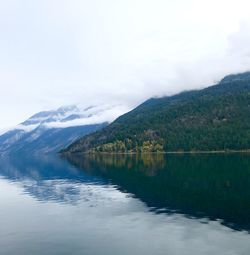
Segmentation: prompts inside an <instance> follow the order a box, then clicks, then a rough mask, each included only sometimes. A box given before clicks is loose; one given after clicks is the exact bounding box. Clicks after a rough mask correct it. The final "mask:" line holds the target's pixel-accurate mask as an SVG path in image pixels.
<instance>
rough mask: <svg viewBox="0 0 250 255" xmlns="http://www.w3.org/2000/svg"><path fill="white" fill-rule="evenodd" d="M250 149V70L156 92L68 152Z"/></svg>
mask: <svg viewBox="0 0 250 255" xmlns="http://www.w3.org/2000/svg"><path fill="white" fill-rule="evenodd" d="M249 149H250V72H247V73H242V74H237V75H229V76H227V77H225V78H224V79H222V80H221V82H219V83H218V84H217V85H214V86H210V87H208V88H205V89H202V90H194V91H187V92H183V93H180V94H177V95H174V96H170V97H163V98H152V99H149V100H147V101H146V102H144V103H143V104H141V105H139V106H138V107H137V108H135V109H134V110H132V111H130V112H128V113H126V114H124V115H122V116H121V117H119V118H118V119H117V120H116V121H114V122H113V123H112V124H110V125H109V126H107V127H106V128H104V129H103V130H100V131H98V132H96V133H94V134H90V135H88V136H86V137H83V138H82V139H80V140H78V141H76V142H75V143H73V144H72V145H71V146H69V147H68V148H67V149H66V150H65V152H71V153H74V152H86V151H87V152H89V151H91V152H157V151H213V150H216V151H218V150H249Z"/></svg>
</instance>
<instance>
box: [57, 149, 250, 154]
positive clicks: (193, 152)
mask: <svg viewBox="0 0 250 255" xmlns="http://www.w3.org/2000/svg"><path fill="white" fill-rule="evenodd" d="M59 154H62V155H67V154H68V155H70V154H71V155H72V154H75V155H98V154H99V155H100V154H102V155H147V154H156V155H157V154H158V155H160V154H180V155H181V154H191V155H192V154H250V150H218V151H217V150H213V151H162V152H59Z"/></svg>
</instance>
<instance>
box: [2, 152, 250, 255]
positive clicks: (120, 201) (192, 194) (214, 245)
mask: <svg viewBox="0 0 250 255" xmlns="http://www.w3.org/2000/svg"><path fill="white" fill-rule="evenodd" d="M249 231H250V156H248V155H199V156H198V155H196V156H194V155H147V156H146V155H145V156H135V155H133V156H128V155H127V156H124V155H123V156H122V155H120V156H111V155H109V156H108V155H106V156H88V157H82V156H81V157H80V156H74V157H72V156H71V157H68V158H67V159H66V158H60V157H59V156H39V157H34V156H28V155H27V156H25V155H22V156H21V155H19V156H12V157H2V158H1V159H0V254H1V255H41V254H44V255H50V254H53V255H54V254H65V255H66V254H67V255H69V254H71V255H75V254H83V255H89V254H91V255H99V254H100V255H112V254H114V255H131V254H132V255H137V254H140V255H147V254H148V255H158V254H164V255H165V254H167V255H182V254H183V255H191V254H192V255H196V254H197V255H203V254H209V255H210V254H219V255H224V254H225V255H234V254H237V255H238V254H241V255H249V254H250V234H249V233H250V232H249Z"/></svg>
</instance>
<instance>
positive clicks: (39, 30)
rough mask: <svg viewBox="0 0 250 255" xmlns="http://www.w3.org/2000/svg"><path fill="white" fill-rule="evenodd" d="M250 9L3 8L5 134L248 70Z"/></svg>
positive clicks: (106, 2) (128, 3) (85, 4)
mask: <svg viewBox="0 0 250 255" xmlns="http://www.w3.org/2000/svg"><path fill="white" fill-rule="evenodd" d="M249 10H250V2H249V0H237V1H234V0H232V1H230V0H209V1H208V0H206V1H204V0H91V1H90V0H29V1H28V0H22V1H20V0H8V1H6V0H0V129H1V128H7V127H10V126H13V125H16V124H18V123H20V122H22V121H23V120H25V119H27V118H28V117H30V116H31V115H33V114H34V113H36V112H39V111H42V110H50V109H54V108H57V107H60V106H63V105H71V104H82V105H85V106H88V105H96V104H97V105H98V104H101V103H104V104H107V103H110V104H121V105H124V106H125V107H127V109H132V108H133V107H135V106H136V105H138V104H140V103H142V102H143V101H144V100H146V99H148V98H150V97H153V96H165V95H172V94H175V93H178V92H180V91H183V90H189V89H197V88H203V87H206V86H209V85H212V84H214V83H216V82H218V81H219V80H220V79H221V78H222V77H223V76H225V75H227V74H230V73H238V72H243V71H248V70H250V46H249V45H250V15H249Z"/></svg>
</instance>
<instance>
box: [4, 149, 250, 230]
mask: <svg viewBox="0 0 250 255" xmlns="http://www.w3.org/2000/svg"><path fill="white" fill-rule="evenodd" d="M0 170H1V175H2V176H4V177H5V178H7V179H8V180H11V181H13V182H19V183H20V184H21V185H22V187H23V189H24V192H26V193H28V194H30V195H31V196H33V197H35V198H36V199H38V200H39V201H56V202H59V203H68V204H77V203H79V202H82V201H85V202H88V203H89V204H90V206H94V205H95V204H96V203H97V201H100V200H103V199H105V197H106V198H107V197H109V196H108V195H107V194H112V192H106V194H105V190H108V189H109V190H113V191H115V190H119V191H121V192H122V193H123V194H126V196H132V197H135V198H138V199H140V200H141V201H142V202H143V203H145V204H146V205H147V207H148V208H149V209H150V210H152V211H154V212H155V213H163V212H164V213H168V214H171V213H181V214H184V215H185V216H186V217H191V218H192V217H195V218H200V219H204V218H207V219H209V220H220V221H221V222H222V223H223V224H225V225H227V226H229V227H231V228H233V229H238V230H241V229H244V230H250V216H249V215H250V157H249V156H247V155H236V154H235V155H231V154H230V155H167V156H166V155H163V154H153V155H150V154H148V155H89V156H80V155H78V156H77V155H69V156H67V160H66V159H65V158H63V159H60V158H59V157H55V156H52V157H49V156H44V157H40V158H36V157H28V156H22V157H20V156H19V157H11V158H4V160H3V159H1V166H0ZM100 187H101V188H100ZM104 187H105V189H104ZM117 194H121V193H118V192H117ZM117 194H116V196H117ZM111 196H112V195H111ZM114 197H115V196H113V198H114ZM108 199H109V198H108Z"/></svg>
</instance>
